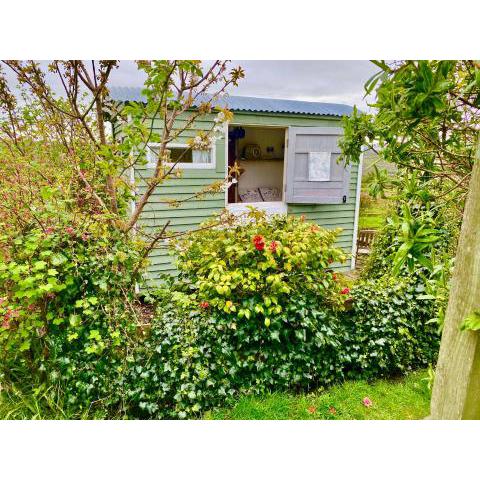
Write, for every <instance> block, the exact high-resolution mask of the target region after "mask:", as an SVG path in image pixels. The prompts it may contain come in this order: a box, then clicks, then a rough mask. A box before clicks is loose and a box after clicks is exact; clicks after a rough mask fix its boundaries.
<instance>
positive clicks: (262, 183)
mask: <svg viewBox="0 0 480 480" xmlns="http://www.w3.org/2000/svg"><path fill="white" fill-rule="evenodd" d="M238 164H239V165H240V167H241V168H244V169H245V171H244V172H243V173H242V175H240V178H239V179H238V190H239V192H242V193H243V192H244V191H245V190H251V189H254V188H258V187H277V188H278V189H279V190H280V192H281V191H282V186H283V161H280V160H240V161H239V162H238Z"/></svg>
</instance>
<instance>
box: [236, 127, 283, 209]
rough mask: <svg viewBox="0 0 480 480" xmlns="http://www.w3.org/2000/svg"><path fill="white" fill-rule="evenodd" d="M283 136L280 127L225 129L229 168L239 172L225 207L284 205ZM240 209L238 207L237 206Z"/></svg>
mask: <svg viewBox="0 0 480 480" xmlns="http://www.w3.org/2000/svg"><path fill="white" fill-rule="evenodd" d="M285 134H286V129H285V128H282V127H264V126H243V125H242V126H235V125H232V126H230V127H229V130H228V166H229V167H233V166H234V165H235V163H236V164H237V166H238V170H239V172H238V173H236V174H235V175H234V180H233V183H232V184H231V185H230V187H229V189H228V198H227V201H228V204H229V205H235V204H252V203H255V204H259V206H260V207H261V206H262V204H266V203H267V202H268V203H271V202H278V203H281V202H283V199H284V172H285ZM239 206H240V205H239Z"/></svg>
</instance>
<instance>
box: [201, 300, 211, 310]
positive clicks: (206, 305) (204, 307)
mask: <svg viewBox="0 0 480 480" xmlns="http://www.w3.org/2000/svg"><path fill="white" fill-rule="evenodd" d="M199 305H200V308H203V309H207V308H208V307H209V306H210V304H209V303H208V302H205V301H203V302H200V304H199Z"/></svg>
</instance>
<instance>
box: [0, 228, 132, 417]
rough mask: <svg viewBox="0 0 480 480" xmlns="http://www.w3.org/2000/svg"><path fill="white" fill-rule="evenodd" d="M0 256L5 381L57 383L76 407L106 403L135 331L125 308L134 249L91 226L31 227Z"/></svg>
mask: <svg viewBox="0 0 480 480" xmlns="http://www.w3.org/2000/svg"><path fill="white" fill-rule="evenodd" d="M2 240H3V241H4V242H7V241H10V239H8V238H3V239H2ZM4 251H5V252H8V253H6V254H4V255H3V258H2V259H1V261H0V291H3V292H4V293H3V295H2V304H1V306H0V308H1V309H2V311H0V313H1V314H3V321H2V324H1V326H0V350H1V352H2V353H1V355H2V358H1V360H0V361H1V367H0V368H1V372H2V374H3V376H4V378H5V379H6V380H8V381H10V382H17V383H18V384H19V385H21V384H24V385H26V384H28V383H31V384H32V385H37V384H43V383H46V384H50V385H58V386H59V387H60V388H62V389H63V390H64V394H65V397H66V400H67V401H66V403H67V404H70V405H72V406H73V407H75V408H76V407H79V408H80V407H82V408H84V407H88V406H89V405H90V404H91V402H93V401H96V400H99V399H106V400H104V404H106V405H108V404H109V401H110V400H109V398H110V397H111V396H112V395H113V393H112V392H113V391H114V385H115V383H116V381H117V379H118V378H119V371H121V370H122V368H123V367H122V365H123V364H124V363H125V357H126V355H125V351H126V349H127V346H128V343H129V337H130V335H131V334H132V333H134V332H135V328H136V327H135V323H136V322H135V315H134V312H133V310H132V309H131V308H130V306H131V305H132V303H133V301H134V285H135V281H136V280H137V277H138V274H137V273H136V271H137V269H136V268H135V267H136V265H138V261H139V256H138V248H137V246H136V245H135V244H134V243H133V242H130V241H128V240H125V239H124V238H123V237H122V236H121V235H119V234H118V233H116V232H115V230H113V229H110V228H109V227H107V226H106V225H102V224H100V223H91V224H90V225H89V226H88V227H87V226H85V227H84V228H81V227H80V226H79V225H63V226H62V225H57V226H56V227H49V228H46V229H45V230H42V229H31V230H30V231H28V232H26V233H25V234H23V235H19V236H18V237H17V238H15V239H14V241H13V242H11V245H10V248H8V249H4ZM112 403H118V400H117V399H115V400H112Z"/></svg>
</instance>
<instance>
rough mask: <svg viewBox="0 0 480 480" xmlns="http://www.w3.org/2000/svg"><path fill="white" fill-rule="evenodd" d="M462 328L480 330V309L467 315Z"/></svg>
mask: <svg viewBox="0 0 480 480" xmlns="http://www.w3.org/2000/svg"><path fill="white" fill-rule="evenodd" d="M460 330H473V331H476V330H480V310H475V311H473V312H472V313H471V314H470V315H468V316H467V317H465V320H464V321H463V323H462V325H461V326H460Z"/></svg>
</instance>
